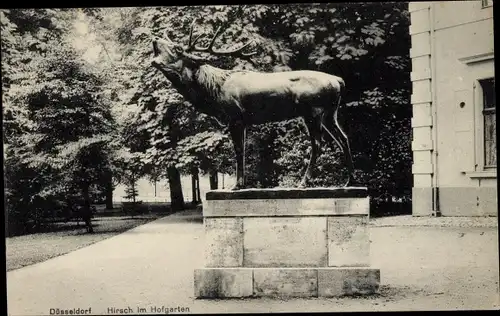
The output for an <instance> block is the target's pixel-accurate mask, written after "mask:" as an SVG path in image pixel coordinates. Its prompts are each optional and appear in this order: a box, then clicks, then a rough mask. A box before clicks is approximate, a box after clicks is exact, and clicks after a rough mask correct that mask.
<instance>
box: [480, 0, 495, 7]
mask: <svg viewBox="0 0 500 316" xmlns="http://www.w3.org/2000/svg"><path fill="white" fill-rule="evenodd" d="M481 4H482V7H483V8H487V7H491V6H492V5H493V0H481Z"/></svg>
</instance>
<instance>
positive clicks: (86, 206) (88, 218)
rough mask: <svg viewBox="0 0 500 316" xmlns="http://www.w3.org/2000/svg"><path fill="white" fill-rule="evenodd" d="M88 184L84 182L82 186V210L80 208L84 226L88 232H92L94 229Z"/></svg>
mask: <svg viewBox="0 0 500 316" xmlns="http://www.w3.org/2000/svg"><path fill="white" fill-rule="evenodd" d="M89 186H90V185H89V184H88V183H85V184H84V185H83V188H82V193H83V210H82V218H83V221H84V222H85V226H86V227H87V232H88V233H93V232H94V229H93V228H92V210H91V209H90V194H89Z"/></svg>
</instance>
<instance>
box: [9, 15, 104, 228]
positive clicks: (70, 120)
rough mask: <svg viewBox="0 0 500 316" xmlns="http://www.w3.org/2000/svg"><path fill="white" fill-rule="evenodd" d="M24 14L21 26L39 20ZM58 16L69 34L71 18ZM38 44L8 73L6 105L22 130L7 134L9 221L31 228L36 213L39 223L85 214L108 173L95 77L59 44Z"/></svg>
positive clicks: (48, 40)
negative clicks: (77, 211)
mask: <svg viewBox="0 0 500 316" xmlns="http://www.w3.org/2000/svg"><path fill="white" fill-rule="evenodd" d="M27 12H28V13H29V14H27V17H25V18H26V19H27V20H29V21H31V19H35V18H37V17H42V18H43V17H46V16H45V15H44V12H43V11H36V10H30V11H27ZM16 13H19V12H18V11H16ZM65 13H67V15H65V14H63V13H59V15H60V16H59V19H60V20H63V19H66V20H65V21H63V22H65V23H67V27H68V30H66V32H69V27H70V22H71V21H72V18H73V16H74V12H65ZM14 16H15V17H18V16H17V15H14ZM23 21H24V20H23ZM38 22H39V21H38ZM34 23H35V24H36V23H37V20H34ZM40 23H41V22H40ZM29 30H31V29H29ZM38 33H40V31H38ZM13 35H17V36H22V35H19V34H13ZM39 39H40V38H39ZM19 43H23V40H19ZM41 43H43V44H44V45H41V46H40V47H41V48H40V49H39V50H36V51H33V52H32V54H29V53H28V54H26V53H24V54H25V55H28V56H29V58H28V57H27V58H25V59H24V62H23V64H17V65H14V66H15V67H14V66H13V67H14V68H15V69H16V72H15V73H16V75H15V76H14V75H13V76H12V77H11V79H10V80H11V81H10V86H9V92H10V96H9V102H10V105H11V106H12V108H15V109H20V111H18V113H21V114H22V115H19V116H17V117H16V119H15V120H14V122H15V123H16V124H17V123H19V122H22V125H21V124H17V126H22V133H14V132H12V133H10V134H9V136H10V137H9V138H8V142H7V144H8V151H7V155H6V167H7V169H9V172H8V175H9V176H8V180H7V182H8V183H9V186H8V188H7V192H8V205H9V212H10V214H9V215H10V219H12V220H14V221H22V220H26V218H18V217H16V215H19V213H20V212H25V213H24V215H26V216H28V219H34V220H35V222H36V224H39V223H38V217H39V216H38V215H39V213H40V212H41V213H42V215H40V217H41V218H46V217H49V214H53V210H54V209H55V208H58V207H62V205H63V204H65V203H66V204H79V203H81V205H82V206H83V207H85V208H86V209H87V210H88V211H89V212H90V198H91V196H92V192H91V191H92V188H95V187H96V186H95V185H96V184H100V183H103V179H104V177H105V175H106V174H107V173H109V170H110V169H111V166H110V157H111V156H112V142H111V140H112V139H113V135H112V134H113V132H114V119H113V117H112V115H111V112H110V109H109V101H108V100H107V98H106V96H105V95H104V94H103V93H102V91H101V90H100V88H101V86H102V83H103V81H102V78H100V76H99V74H98V73H97V72H96V70H95V69H94V68H93V67H92V66H91V65H88V64H87V63H86V62H85V61H83V60H82V59H81V58H80V56H79V55H78V54H77V52H76V51H75V50H74V49H73V48H72V46H71V45H70V43H69V42H68V41H67V39H66V38H65V37H61V38H58V39H57V40H56V39H54V38H53V37H50V36H49V37H45V38H44V37H41ZM26 175H30V176H31V177H28V178H27V177H26ZM19 182H21V183H19ZM21 184H23V187H20V185H21ZM47 212H48V213H47ZM24 215H23V216H24ZM26 223H28V221H27V222H26ZM89 229H91V227H89Z"/></svg>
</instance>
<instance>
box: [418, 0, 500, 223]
mask: <svg viewBox="0 0 500 316" xmlns="http://www.w3.org/2000/svg"><path fill="white" fill-rule="evenodd" d="M409 10H410V15H411V27H410V34H411V37H412V47H411V50H410V57H411V58H412V73H411V78H412V82H413V92H412V106H413V119H412V126H413V143H412V149H413V177H414V188H413V214H414V215H416V216H419V215H421V216H422V215H423V216H425V215H432V214H433V212H434V211H435V210H438V211H439V212H440V213H441V214H442V215H444V216H474V215H478V216H481V215H494V216H496V215H497V214H498V211H497V190H496V169H495V170H492V169H489V170H485V169H484V168H483V166H482V163H481V162H482V161H483V160H482V154H481V151H482V148H481V142H482V136H481V135H482V112H481V106H482V101H481V99H480V93H479V92H480V90H479V89H480V88H479V87H478V85H479V84H478V82H477V80H478V79H482V78H487V77H494V57H493V51H494V49H493V47H494V46H493V9H492V7H486V8H483V7H482V2H481V1H456V2H455V1H442V2H414V3H410V6H409ZM436 188H437V189H436ZM436 206H437V207H436Z"/></svg>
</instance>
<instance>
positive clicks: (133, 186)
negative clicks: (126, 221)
mask: <svg viewBox="0 0 500 316" xmlns="http://www.w3.org/2000/svg"><path fill="white" fill-rule="evenodd" d="M135 196H136V192H135V177H134V174H132V202H134V204H135Z"/></svg>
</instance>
